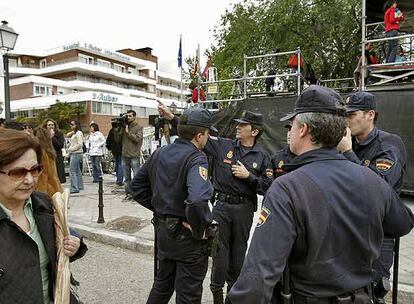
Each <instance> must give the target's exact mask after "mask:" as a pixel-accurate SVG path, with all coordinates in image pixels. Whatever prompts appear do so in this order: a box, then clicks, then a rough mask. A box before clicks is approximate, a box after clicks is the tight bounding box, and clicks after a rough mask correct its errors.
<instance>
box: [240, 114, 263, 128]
mask: <svg viewBox="0 0 414 304" xmlns="http://www.w3.org/2000/svg"><path fill="white" fill-rule="evenodd" d="M234 121H237V122H238V123H241V124H255V125H258V126H262V125H263V115H262V114H259V113H255V112H250V111H244V112H243V114H242V117H240V118H238V119H234Z"/></svg>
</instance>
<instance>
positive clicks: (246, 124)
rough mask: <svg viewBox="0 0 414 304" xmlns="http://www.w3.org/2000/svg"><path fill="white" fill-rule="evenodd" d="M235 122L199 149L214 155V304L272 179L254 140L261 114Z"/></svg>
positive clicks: (238, 263)
mask: <svg viewBox="0 0 414 304" xmlns="http://www.w3.org/2000/svg"><path fill="white" fill-rule="evenodd" d="M235 121H236V122H237V125H236V139H235V140H232V139H228V138H221V137H218V138H213V137H211V138H210V140H209V141H208V142H207V145H206V146H205V148H204V151H205V152H206V154H207V155H208V156H211V157H212V158H213V168H212V170H213V174H212V181H213V187H214V191H215V198H216V202H215V204H214V207H213V218H214V220H216V221H217V222H218V225H219V239H220V250H219V251H218V253H217V255H216V256H214V257H213V266H212V270H211V283H210V289H211V291H212V293H213V298H214V303H215V304H222V303H223V287H224V284H225V282H227V290H230V288H231V286H232V285H233V284H234V282H235V281H236V280H237V277H238V276H239V273H240V270H241V267H242V265H243V261H244V256H245V254H246V249H247V241H248V239H249V233H250V228H251V225H252V221H253V213H254V212H255V211H256V209H257V194H261V195H264V194H265V192H266V191H267V189H268V188H269V186H270V185H271V183H272V181H273V171H272V167H271V161H270V157H269V156H268V155H267V153H265V152H264V151H263V150H262V148H261V147H260V145H259V144H258V143H257V140H258V138H259V137H260V136H261V134H262V132H263V117H262V115H261V114H258V113H254V112H250V111H246V112H244V114H243V116H242V117H241V118H240V119H235Z"/></svg>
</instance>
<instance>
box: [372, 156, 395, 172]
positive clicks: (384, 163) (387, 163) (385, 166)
mask: <svg viewBox="0 0 414 304" xmlns="http://www.w3.org/2000/svg"><path fill="white" fill-rule="evenodd" d="M392 166H394V162H393V161H392V160H390V159H386V158H378V159H377V160H376V161H375V167H376V168H377V170H378V171H382V172H386V171H388V170H389V169H391V168H392Z"/></svg>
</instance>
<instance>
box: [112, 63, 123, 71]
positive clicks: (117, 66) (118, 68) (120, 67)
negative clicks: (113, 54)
mask: <svg viewBox="0 0 414 304" xmlns="http://www.w3.org/2000/svg"><path fill="white" fill-rule="evenodd" d="M114 70H115V71H117V72H121V73H124V72H125V67H124V66H123V65H120V64H116V63H114Z"/></svg>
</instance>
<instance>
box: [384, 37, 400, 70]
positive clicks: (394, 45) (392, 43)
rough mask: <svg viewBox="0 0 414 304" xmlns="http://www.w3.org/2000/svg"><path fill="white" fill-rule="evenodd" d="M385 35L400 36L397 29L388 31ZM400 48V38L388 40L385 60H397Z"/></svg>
mask: <svg viewBox="0 0 414 304" xmlns="http://www.w3.org/2000/svg"><path fill="white" fill-rule="evenodd" d="M385 35H386V36H387V37H396V36H398V31H397V30H392V31H389V32H386V33H385ZM397 50H398V39H393V40H388V50H387V58H386V60H385V62H395V57H396V56H397Z"/></svg>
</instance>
